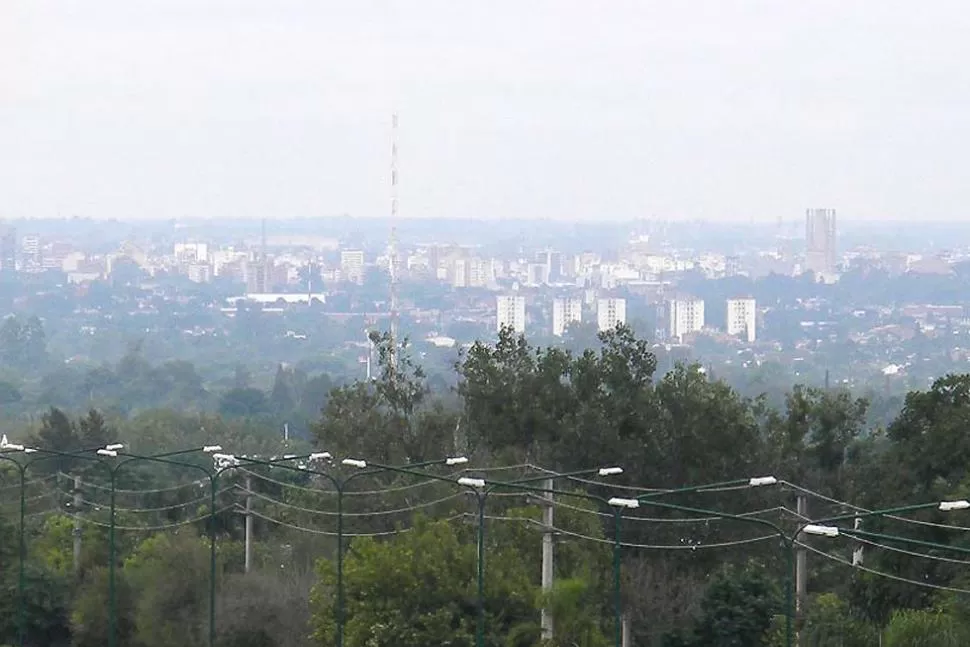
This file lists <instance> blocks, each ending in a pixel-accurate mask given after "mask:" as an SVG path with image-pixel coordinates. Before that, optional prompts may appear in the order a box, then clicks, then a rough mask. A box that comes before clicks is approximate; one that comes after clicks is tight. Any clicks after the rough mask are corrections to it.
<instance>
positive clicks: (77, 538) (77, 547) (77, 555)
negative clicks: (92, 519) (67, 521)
mask: <svg viewBox="0 0 970 647" xmlns="http://www.w3.org/2000/svg"><path fill="white" fill-rule="evenodd" d="M72 534H73V535H74V576H75V577H78V576H79V575H80V574H81V477H80V476H75V477H74V530H73V532H72Z"/></svg>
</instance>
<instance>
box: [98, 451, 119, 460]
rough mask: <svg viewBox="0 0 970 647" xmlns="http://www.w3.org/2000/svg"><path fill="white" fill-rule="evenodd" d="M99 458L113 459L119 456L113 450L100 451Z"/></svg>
mask: <svg viewBox="0 0 970 647" xmlns="http://www.w3.org/2000/svg"><path fill="white" fill-rule="evenodd" d="M98 456H110V457H111V458H115V457H116V456H118V452H116V451H115V450H113V449H99V450H98Z"/></svg>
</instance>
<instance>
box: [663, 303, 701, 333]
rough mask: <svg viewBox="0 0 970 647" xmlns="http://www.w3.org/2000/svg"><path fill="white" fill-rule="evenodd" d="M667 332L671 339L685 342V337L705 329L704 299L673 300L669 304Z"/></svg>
mask: <svg viewBox="0 0 970 647" xmlns="http://www.w3.org/2000/svg"><path fill="white" fill-rule="evenodd" d="M667 321H668V326H667V332H668V334H669V335H670V337H671V338H673V339H675V340H677V341H683V338H684V336H685V335H689V334H690V333H694V332H699V331H700V330H701V329H702V328H704V301H703V300H702V299H691V298H686V299H671V300H670V301H669V302H668V303H667Z"/></svg>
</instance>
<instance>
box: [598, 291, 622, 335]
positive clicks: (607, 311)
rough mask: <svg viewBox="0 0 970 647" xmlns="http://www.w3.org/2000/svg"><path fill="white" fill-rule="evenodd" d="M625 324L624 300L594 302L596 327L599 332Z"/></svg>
mask: <svg viewBox="0 0 970 647" xmlns="http://www.w3.org/2000/svg"><path fill="white" fill-rule="evenodd" d="M625 323H626V299H616V298H612V299H600V300H598V301H597V302H596V327H597V328H598V329H599V331H600V332H605V331H607V330H613V329H614V328H616V327H617V326H619V325H620V324H625Z"/></svg>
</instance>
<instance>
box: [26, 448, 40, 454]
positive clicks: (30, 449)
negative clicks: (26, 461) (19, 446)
mask: <svg viewBox="0 0 970 647" xmlns="http://www.w3.org/2000/svg"><path fill="white" fill-rule="evenodd" d="M36 451H37V450H36V449H34V448H33V447H24V453H25V454H33V453H34V452H36Z"/></svg>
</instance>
